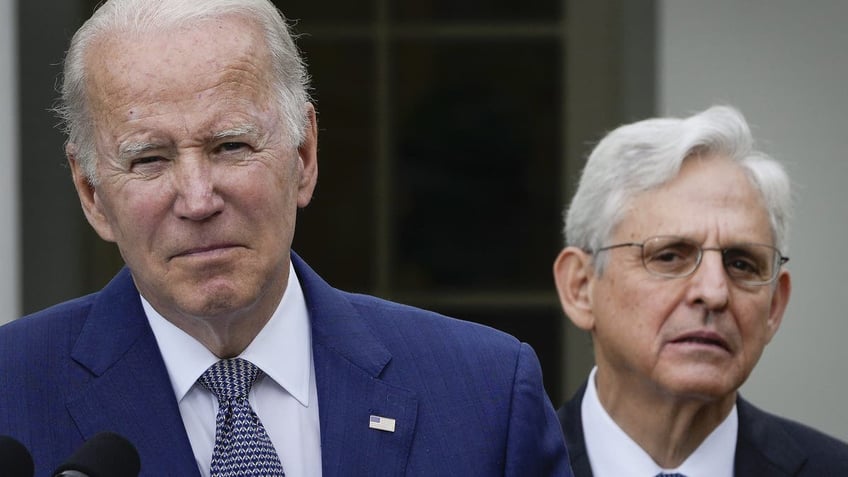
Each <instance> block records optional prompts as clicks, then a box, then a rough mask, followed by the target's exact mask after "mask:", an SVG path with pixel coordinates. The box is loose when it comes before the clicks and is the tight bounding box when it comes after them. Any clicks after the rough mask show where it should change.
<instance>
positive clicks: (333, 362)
mask: <svg viewBox="0 0 848 477" xmlns="http://www.w3.org/2000/svg"><path fill="white" fill-rule="evenodd" d="M292 262H293V263H294V266H295V270H296V272H297V275H298V278H299V280H300V283H301V286H302V287H303V292H304V296H305V297H306V303H307V307H308V309H309V316H310V320H311V322H312V343H313V356H314V362H315V380H316V383H317V387H318V409H319V416H320V421H321V458H322V466H323V475H324V476H325V477H330V476H336V475H403V474H404V473H405V469H406V464H407V461H408V459H409V452H410V448H411V445H412V438H413V436H414V431H415V423H416V419H417V415H418V402H417V400H416V398H415V396H414V394H413V393H411V392H410V391H408V390H405V389H401V388H398V387H396V386H392V385H389V384H387V383H385V382H383V381H382V380H381V379H380V375H381V374H382V372H383V370H384V369H385V367H386V366H387V365H388V364H389V362H390V361H391V354H390V353H389V351H388V350H387V349H386V348H385V346H383V344H382V343H381V342H380V341H379V340H377V338H376V337H375V336H374V335H373V333H372V332H371V330H370V329H369V328H368V326H367V325H366V324H365V322H364V321H363V319H362V317H361V316H360V314H359V311H358V310H357V309H356V308H354V307H353V305H351V303H350V302H349V301H348V300H347V299H346V298H345V297H344V296H343V295H342V294H341V293H340V292H339V291H337V290H334V289H333V288H331V287H330V286H329V285H328V284H327V283H326V282H324V281H323V280H322V279H321V278H320V277H318V276H317V275H316V274H315V272H313V271H312V270H311V269H310V268H309V267H308V266H307V265H306V264H305V263H304V262H303V261H302V260H301V259H300V258H299V257H297V255H295V254H292ZM371 416H376V417H381V418H388V419H393V420H394V431H393V432H392V431H386V430H379V429H373V428H371V426H370V425H369V424H370V421H369V418H370V417H371ZM354 443H355V445H353V444H354Z"/></svg>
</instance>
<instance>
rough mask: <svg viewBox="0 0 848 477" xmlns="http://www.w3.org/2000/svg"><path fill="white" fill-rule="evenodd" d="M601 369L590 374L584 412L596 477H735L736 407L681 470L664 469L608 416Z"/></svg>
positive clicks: (582, 407) (587, 444)
mask: <svg viewBox="0 0 848 477" xmlns="http://www.w3.org/2000/svg"><path fill="white" fill-rule="evenodd" d="M597 369H598V368H597V367H595V368H594V369H592V372H591V373H590V374H589V384H588V385H587V386H586V393H585V394H584V395H583V403H582V406H581V409H580V415H581V417H582V419H583V438H584V440H585V441H586V452H587V454H588V455H589V463H590V465H591V466H592V473H593V474H594V475H595V477H631V476H632V477H654V476H655V475H657V474H658V473H660V472H667V473H675V472H679V473H681V474H683V475H685V476H686V477H733V461H734V458H735V456H736V435H737V431H738V429H739V417H738V415H737V413H736V405H735V404H734V406H733V409H732V410H731V411H730V414H728V416H727V417H726V418H725V419H724V421H722V422H721V424H719V426H718V427H716V428H715V429H714V430H713V432H712V433H710V435H709V436H707V438H706V439H704V442H702V443H701V445H700V446H698V448H697V449H695V452H693V453H692V455H690V456H689V457H687V458H686V460H685V461H683V463H682V464H680V466H679V467H677V468H674V469H664V468H662V467H660V466H658V465H657V464H656V462H654V460H653V459H652V458H651V456H650V455H648V453H647V452H645V451H644V450H642V448H641V447H639V444H637V443H636V442H635V441H634V440H633V439H631V438H630V436H628V435H627V433H625V432H624V431H623V430H622V429H621V428H620V427H618V424H616V423H615V421H613V420H612V418H611V417H610V415H609V414H607V411H606V410H605V409H604V407H603V405H601V401H600V400H599V399H598V392H597V390H596V389H595V374H596V373H597ZM646 411H648V410H646Z"/></svg>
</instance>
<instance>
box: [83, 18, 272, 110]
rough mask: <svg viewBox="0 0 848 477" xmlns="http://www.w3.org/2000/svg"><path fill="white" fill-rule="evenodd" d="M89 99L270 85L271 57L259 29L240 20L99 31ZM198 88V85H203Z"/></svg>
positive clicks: (91, 53) (89, 63)
mask: <svg viewBox="0 0 848 477" xmlns="http://www.w3.org/2000/svg"><path fill="white" fill-rule="evenodd" d="M84 60H85V62H86V69H87V72H88V77H87V82H86V87H87V90H88V93H89V94H88V96H89V99H92V100H95V101H96V100H98V99H100V98H113V97H114V96H116V95H117V96H121V95H122V94H124V95H126V94H127V93H131V94H133V95H138V94H139V93H140V92H154V93H155V92H161V91H165V90H179V89H180V88H189V89H194V90H197V89H199V88H198V83H199V82H203V81H207V82H210V87H211V86H212V84H215V85H226V84H238V83H243V82H249V83H255V85H256V87H260V86H262V85H263V83H265V85H264V87H265V88H268V87H270V82H271V62H270V53H269V52H268V50H267V46H266V44H265V42H264V41H263V37H262V31H261V29H260V27H259V26H258V25H257V24H256V23H255V22H252V21H250V20H248V19H245V18H243V17H240V16H235V15H228V16H223V17H216V18H206V19H203V20H200V21H198V22H195V23H193V24H191V25H171V26H147V27H136V28H131V29H129V30H113V31H107V32H103V33H101V34H100V35H99V36H98V37H97V38H96V39H95V40H94V42H93V43H92V44H91V46H90V48H89V49H88V51H87V54H86V57H85V59H84ZM201 88H202V85H201Z"/></svg>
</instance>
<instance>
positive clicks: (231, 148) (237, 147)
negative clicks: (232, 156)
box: [218, 142, 247, 152]
mask: <svg viewBox="0 0 848 477" xmlns="http://www.w3.org/2000/svg"><path fill="white" fill-rule="evenodd" d="M246 148H247V144H245V143H243V142H225V143H222V144H221V145H220V146H218V151H219V152H239V151H242V150H243V149H246Z"/></svg>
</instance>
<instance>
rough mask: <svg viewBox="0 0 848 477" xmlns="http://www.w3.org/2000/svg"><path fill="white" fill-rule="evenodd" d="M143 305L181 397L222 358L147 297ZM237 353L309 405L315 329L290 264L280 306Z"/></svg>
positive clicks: (172, 380)
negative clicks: (176, 324)
mask: <svg viewBox="0 0 848 477" xmlns="http://www.w3.org/2000/svg"><path fill="white" fill-rule="evenodd" d="M141 304H142V306H143V308H144V313H145V314H146V315H147V320H148V321H149V323H150V327H151V328H152V329H153V334H154V336H155V337H156V341H157V343H158V344H159V350H160V351H161V353H162V359H163V360H164V361H165V367H166V368H167V369H168V377H169V378H170V379H171V386H173V388H174V394H175V395H176V397H177V401H181V400H182V399H183V397H185V395H186V394H187V393H188V392H189V390H190V389H191V387H192V386H193V385H194V384H195V382H196V381H197V379H198V378H199V377H200V375H202V374H203V372H204V371H206V370H207V369H208V368H209V366H212V365H213V364H214V363H215V362H216V361H218V358H217V357H216V356H215V355H214V354H213V353H212V352H211V351H209V350H208V349H207V348H206V347H205V346H204V345H203V344H201V343H200V342H199V341H197V340H196V339H194V338H193V337H192V336H190V335H189V334H188V333H186V332H185V331H183V330H181V329H180V328H177V327H176V326H175V325H174V324H173V323H171V322H170V321H168V320H167V319H165V318H164V317H163V316H162V315H160V314H159V313H158V312H157V311H156V310H154V309H153V307H152V306H151V305H150V303H149V302H148V301H147V300H146V299H145V298H144V297H143V296H142V297H141ZM239 357H241V358H244V359H246V360H248V361H250V362H251V363H253V364H255V365H256V366H257V367H259V369H261V370H262V372H263V373H265V374H266V375H267V376H268V377H269V378H271V379H272V380H273V381H274V382H275V383H277V384H278V385H279V386H281V387H282V388H283V389H285V390H286V392H288V393H289V394H291V395H292V397H294V398H295V399H296V400H297V401H298V402H300V403H301V404H302V405H303V406H309V379H310V376H311V372H312V333H311V329H310V323H309V313H308V311H307V309H306V300H305V298H304V296H303V290H302V289H301V287H300V281H299V280H298V278H297V274H296V273H295V271H294V267H293V266H292V265H291V264H289V279H288V285H287V286H286V291H285V293H284V294H283V298H282V300H281V301H280V303H279V305H277V309H276V310H275V311H274V314H273V315H271V319H270V320H269V321H268V323H266V324H265V326H264V327H263V328H262V330H261V331H260V332H259V334H258V335H256V337H255V338H254V339H253V341H252V342H251V343H250V344H249V345H248V346H247V348H246V349H245V350H244V351H243V352H242V353H241V355H239Z"/></svg>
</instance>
